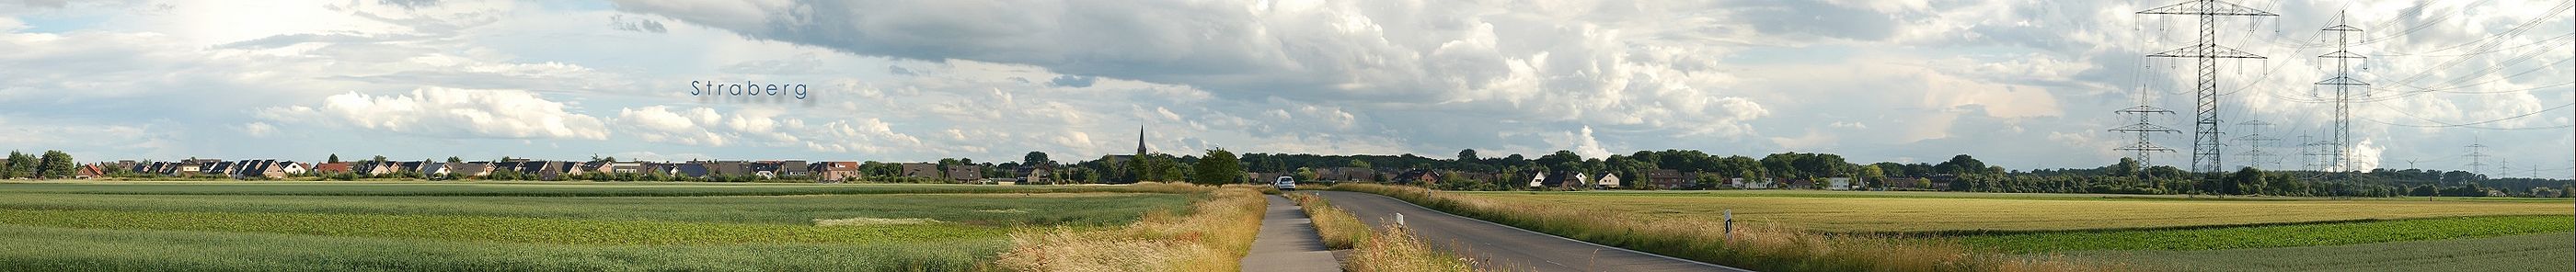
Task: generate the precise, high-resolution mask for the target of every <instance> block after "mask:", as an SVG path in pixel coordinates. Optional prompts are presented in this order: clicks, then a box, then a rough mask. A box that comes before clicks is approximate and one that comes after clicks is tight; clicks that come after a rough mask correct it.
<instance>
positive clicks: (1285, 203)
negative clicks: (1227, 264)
mask: <svg viewBox="0 0 2576 272" xmlns="http://www.w3.org/2000/svg"><path fill="white" fill-rule="evenodd" d="M1268 197H1270V210H1269V212H1267V213H1264V214H1262V216H1261V236H1255V237H1254V238H1253V239H1252V254H1251V255H1247V256H1243V268H1242V270H1243V271H1342V262H1341V261H1340V260H1336V259H1333V252H1332V251H1329V250H1324V238H1323V237H1322V236H1317V235H1316V234H1315V221H1314V219H1309V218H1307V217H1306V209H1305V208H1301V207H1297V202H1296V201H1289V200H1288V198H1285V197H1279V196H1277V195H1271V196H1268Z"/></svg>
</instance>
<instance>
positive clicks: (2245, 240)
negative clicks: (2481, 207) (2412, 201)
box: [1953, 216, 2576, 253]
mask: <svg viewBox="0 0 2576 272" xmlns="http://www.w3.org/2000/svg"><path fill="white" fill-rule="evenodd" d="M2568 231H2576V217H2572V216H2479V217H2453V218H2428V219H2405V220H2369V221H2356V222H2331V223H2309V224H2275V225H2260V226H2233V227H2205V228H2181V229H2161V230H2158V229H2148V230H2100V231H2061V232H2035V233H2019V234H2000V235H1967V236H1958V237H1955V238H1953V239H1957V240H1958V241H1960V243H1964V244H1967V245H1969V246H1971V247H1976V248H1982V249H1994V250H2002V251H2006V252H2012V253H2048V252H2068V251H2085V250H2213V249H2242V248H2275V247H2303V246H2330V245H2350V244H2369V243H2385V242H2397V241H2416V240H2442V239H2459V238H2480V237H2495V236H2506V235H2517V234H2531V233H2547V232H2568Z"/></svg>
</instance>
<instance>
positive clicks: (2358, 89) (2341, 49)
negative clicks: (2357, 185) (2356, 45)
mask: <svg viewBox="0 0 2576 272" xmlns="http://www.w3.org/2000/svg"><path fill="white" fill-rule="evenodd" d="M2344 21H2345V20H2344V18H2343V16H2340V15H2338V16H2336V17H2335V24H2334V26H2328V27H2326V28H2325V29H2323V30H2322V31H2325V32H2328V33H2334V34H2335V51H2334V53H2326V54H2325V55H2318V56H2317V57H2318V58H2325V59H2333V60H2334V62H2335V67H2337V70H2335V74H2334V77H2330V78H2326V80H2324V81H2317V84H2316V85H2317V86H2318V87H2319V89H2334V97H2333V98H2328V99H2327V100H2329V101H2333V102H2334V129H2333V131H2331V132H2329V133H2333V134H2334V136H2332V138H2329V139H2326V142H2325V144H2326V148H2328V149H2330V150H2329V151H2327V152H2326V156H2327V158H2326V162H2327V165H2328V167H2327V168H2328V169H2327V170H2328V171H2336V172H2342V171H2356V169H2352V168H2353V165H2352V147H2353V142H2352V101H2353V99H2354V96H2355V95H2359V96H2361V97H2369V96H2370V93H2369V91H2370V83H2369V82H2362V81H2361V80H2359V79H2353V78H2352V62H2354V61H2359V60H2363V59H2368V58H2369V57H2363V56H2361V54H2353V53H2352V51H2351V49H2352V35H2353V34H2360V33H2361V28H2356V27H2352V25H2347V24H2344ZM2308 95H2311V96H2317V95H2318V94H2317V93H2315V92H2313V91H2311V92H2309V94H2308Z"/></svg>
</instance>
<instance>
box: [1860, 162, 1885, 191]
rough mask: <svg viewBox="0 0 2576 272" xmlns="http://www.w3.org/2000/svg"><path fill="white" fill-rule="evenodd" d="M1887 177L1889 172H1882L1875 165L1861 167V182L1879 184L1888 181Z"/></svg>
mask: <svg viewBox="0 0 2576 272" xmlns="http://www.w3.org/2000/svg"><path fill="white" fill-rule="evenodd" d="M1886 177H1887V171H1885V170H1880V169H1879V168H1878V165H1875V164H1873V165H1866V166H1861V167H1860V180H1861V182H1865V183H1870V184H1877V183H1878V181H1879V180H1883V179H1886ZM1882 186H1883V185H1882Z"/></svg>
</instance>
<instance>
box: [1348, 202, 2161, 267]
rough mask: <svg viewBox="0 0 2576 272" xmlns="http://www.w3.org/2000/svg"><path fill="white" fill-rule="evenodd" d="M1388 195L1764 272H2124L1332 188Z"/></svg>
mask: <svg viewBox="0 0 2576 272" xmlns="http://www.w3.org/2000/svg"><path fill="white" fill-rule="evenodd" d="M1334 189H1335V190H1350V191H1359V192H1369V193H1375V194H1381V195H1387V196H1391V197H1395V198H1397V199H1402V200H1405V201H1407V202H1413V203H1415V204H1421V205H1422V206H1425V207H1431V208H1433V209H1439V210H1442V211H1447V212H1449V213H1454V214H1459V215H1465V216H1469V217H1475V218H1478V219H1484V220H1487V221H1493V222H1496V223H1502V224H1505V225H1511V226H1515V227H1520V228H1523V229H1529V230H1534V231H1538V232H1543V233H1548V234H1554V235H1558V236H1565V237H1570V238H1574V239H1578V240H1584V241H1590V242H1594V243H1600V244H1604V245H1610V246H1617V247H1622V248H1628V249H1635V250H1640V251H1646V252H1654V253H1657V254H1663V255H1666V256H1673V257H1680V258H1688V259H1693V260H1700V261H1705V262H1710V263H1715V264H1721V265H1727V266H1732V267H1737V268H1745V269H1753V270H1760V271H2118V270H2130V269H2128V268H2127V267H2124V266H2114V265H2100V264H2083V263H2077V262H2074V261H2069V260H2066V259H2063V258H2040V259H2033V258H2025V257H2013V256H2008V255H2002V254H1993V253H1981V252H1977V251H1972V250H1969V249H1968V248H1966V247H1964V246H1960V245H1958V244H1956V243H1950V242H1945V241H1938V240H1918V239H1897V238H1885V237H1875V236H1866V235H1849V234H1829V233H1817V232H1808V231H1801V230H1796V229H1788V228H1783V227H1778V226H1771V225H1760V224H1739V225H1738V226H1737V228H1736V229H1735V233H1734V234H1733V235H1732V237H1729V235H1728V234H1727V233H1726V232H1725V231H1724V230H1723V229H1722V228H1723V226H1722V225H1720V224H1706V223H1703V222H1701V221H1696V220H1693V219H1667V220H1650V219H1647V218H1633V217H1627V216H1602V214H1601V213H1599V212H1598V211H1591V210H1583V209H1571V208H1565V207H1567V206H1565V205H1526V204H1519V203H1506V202H1500V201H1494V200H1490V199H1485V198H1481V197H1463V196H1457V195H1454V194H1450V193H1436V194H1435V193H1433V192H1431V191H1430V190H1425V189H1422V188H1417V187H1399V186H1382V185H1370V184H1352V185H1340V186H1334Z"/></svg>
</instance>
